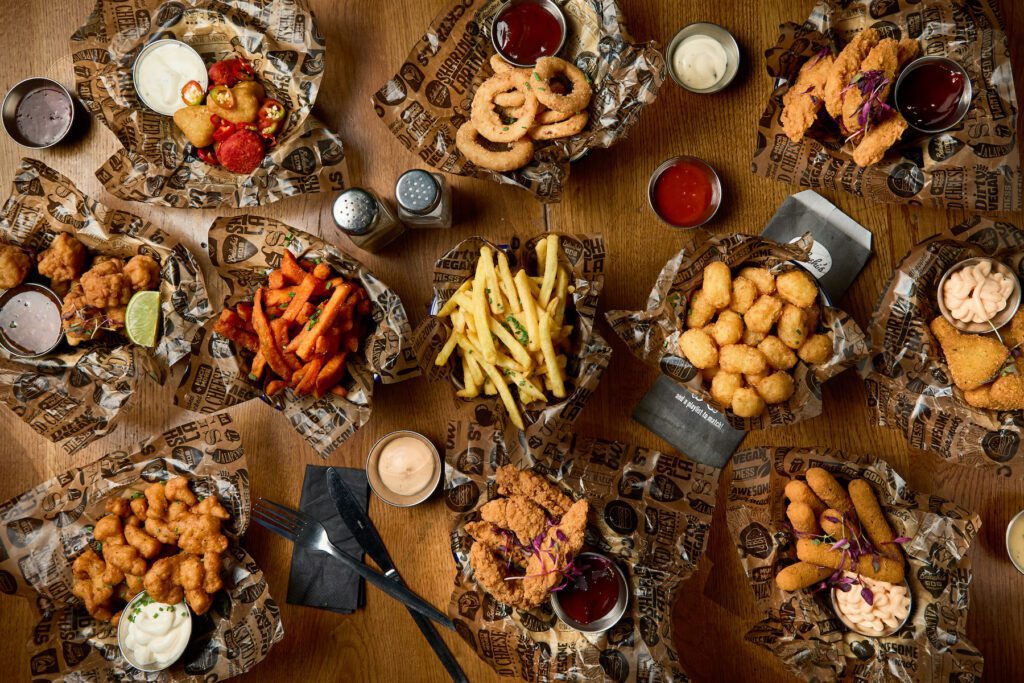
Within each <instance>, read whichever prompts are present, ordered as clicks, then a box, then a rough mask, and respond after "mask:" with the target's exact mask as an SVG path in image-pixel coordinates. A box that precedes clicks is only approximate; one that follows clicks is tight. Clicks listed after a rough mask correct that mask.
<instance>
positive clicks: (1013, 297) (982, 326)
mask: <svg viewBox="0 0 1024 683" xmlns="http://www.w3.org/2000/svg"><path fill="white" fill-rule="evenodd" d="M982 261H990V262H991V263H992V271H993V272H998V273H1002V274H1003V275H1008V276H1009V277H1010V279H1011V280H1013V291H1012V292H1010V298H1009V299H1007V300H1006V307H1005V308H1003V310H1001V311H999V313H997V314H996V315H995V317H994V318H992V319H991V320H989V321H988V322H985V323H962V322H960V321H959V320H957V319H956V318H954V317H953V316H952V315H951V314H950V312H949V309H948V308H947V307H946V299H945V297H944V296H943V295H942V290H943V289H944V288H945V286H946V280H948V279H949V276H950V275H952V274H953V273H955V272H957V271H958V270H960V269H962V268H966V267H968V266H973V265H974V264H976V263H980V262H982ZM935 299H936V300H937V301H938V304H939V312H940V313H942V317H943V318H945V319H946V320H947V321H949V324H950V325H952V326H953V327H955V328H956V329H958V330H960V331H961V332H967V333H969V334H985V333H986V332H992V331H993V330H998V329H999V328H1001V327H1003V326H1004V325H1006V323H1008V322H1010V320H1012V319H1013V316H1015V315H1016V314H1017V309H1019V308H1020V299H1021V287H1020V280H1019V279H1018V278H1017V274H1016V273H1014V272H1013V269H1011V268H1010V267H1009V266H1007V265H1006V264H1004V263H1002V262H1001V261H998V260H996V259H994V258H989V257H988V256H975V257H974V258H969V259H966V260H964V261H960V262H959V263H957V264H954V265H953V266H951V267H950V268H949V269H948V270H947V271H946V272H945V273H943V274H942V279H941V280H939V288H938V291H937V292H936V296H935Z"/></svg>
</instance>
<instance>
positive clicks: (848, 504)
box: [807, 467, 853, 513]
mask: <svg viewBox="0 0 1024 683" xmlns="http://www.w3.org/2000/svg"><path fill="white" fill-rule="evenodd" d="M807 485H808V486H810V487H811V490H812V491H814V493H815V494H816V495H817V496H818V498H821V500H822V501H823V502H824V503H825V504H827V505H828V506H829V507H830V508H833V509H835V510H839V511H840V512H845V513H850V512H853V501H851V500H850V496H849V495H847V493H846V491H845V490H844V489H843V486H842V484H840V483H839V482H838V481H836V478H835V477H833V476H832V475H831V474H829V473H828V471H826V470H823V469H822V468H820V467H812V468H811V469H809V470H807Z"/></svg>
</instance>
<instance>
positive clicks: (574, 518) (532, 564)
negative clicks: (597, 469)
mask: <svg viewBox="0 0 1024 683" xmlns="http://www.w3.org/2000/svg"><path fill="white" fill-rule="evenodd" d="M589 510H590V504H589V503H587V501H586V500H583V499H581V500H578V501H576V502H575V503H573V504H572V507H570V508H569V510H568V512H566V513H565V514H564V515H563V516H562V519H561V521H559V523H558V524H557V525H556V526H553V527H551V528H550V529H548V532H547V534H545V536H544V540H542V541H541V544H540V549H541V551H540V552H539V553H534V554H533V556H532V557H530V561H529V562H528V563H527V565H526V577H525V578H524V579H523V602H524V603H525V604H526V605H528V606H529V607H536V606H537V605H539V604H541V603H542V602H544V600H545V599H547V597H548V593H550V592H551V589H552V588H554V587H555V586H557V585H558V584H559V583H561V582H562V580H563V578H564V577H563V575H562V571H563V570H564V569H565V567H566V565H568V564H569V562H571V561H572V559H573V558H575V557H576V554H577V553H579V551H580V548H582V547H583V539H584V537H585V535H586V531H587V513H588V511H589Z"/></svg>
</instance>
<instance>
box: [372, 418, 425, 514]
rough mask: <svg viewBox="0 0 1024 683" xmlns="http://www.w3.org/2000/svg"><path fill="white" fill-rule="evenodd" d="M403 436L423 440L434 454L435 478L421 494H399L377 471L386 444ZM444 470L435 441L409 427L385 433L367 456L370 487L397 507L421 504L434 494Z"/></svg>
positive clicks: (385, 500) (386, 501)
mask: <svg viewBox="0 0 1024 683" xmlns="http://www.w3.org/2000/svg"><path fill="white" fill-rule="evenodd" d="M401 436H409V437H412V438H414V439H418V440H420V441H422V442H423V443H425V444H426V445H427V446H429V447H430V452H431V453H432V454H433V456H434V479H433V480H432V481H431V482H430V483H429V484H428V485H427V486H426V487H424V489H423V491H422V492H420V494H419V495H416V496H399V495H398V494H396V493H395V492H393V491H392V490H391V489H389V488H388V487H386V486H384V482H382V481H381V480H380V475H379V474H378V472H377V461H378V460H379V459H380V454H381V451H383V450H384V446H386V445H387V444H388V443H389V442H391V441H393V440H395V439H397V438H398V437H401ZM443 471H444V463H443V462H442V460H441V454H440V453H438V451H437V447H436V446H435V445H434V443H433V442H432V441H431V440H430V439H428V438H427V437H425V436H423V435H422V434H420V433H419V432H413V431H410V430H407V429H401V430H399V431H397V432H391V433H390V434H385V435H384V436H382V437H381V438H380V439H378V440H377V443H375V444H373V447H372V448H370V453H369V454H368V455H367V456H366V479H367V481H369V482H370V488H371V489H372V490H373V492H374V494H376V496H377V497H378V498H380V499H381V500H382V501H384V502H385V503H387V504H388V505H393V506H395V507H397V508H408V507H412V506H414V505H419V504H420V503H422V502H423V501H425V500H427V499H428V498H430V497H431V496H432V495H434V492H435V491H436V490H437V487H438V485H440V483H441V473H442V472H443Z"/></svg>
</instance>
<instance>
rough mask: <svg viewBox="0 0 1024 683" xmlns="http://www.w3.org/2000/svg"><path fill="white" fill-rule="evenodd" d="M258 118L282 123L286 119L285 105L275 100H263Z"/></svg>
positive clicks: (270, 98)
mask: <svg viewBox="0 0 1024 683" xmlns="http://www.w3.org/2000/svg"><path fill="white" fill-rule="evenodd" d="M258 116H259V118H260V119H266V120H267V121H280V120H281V119H283V118H284V105H283V104H281V103H280V102H278V101H277V100H275V99H274V98H272V97H268V98H267V99H265V100H263V105H262V106H260V111H259V114H258Z"/></svg>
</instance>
